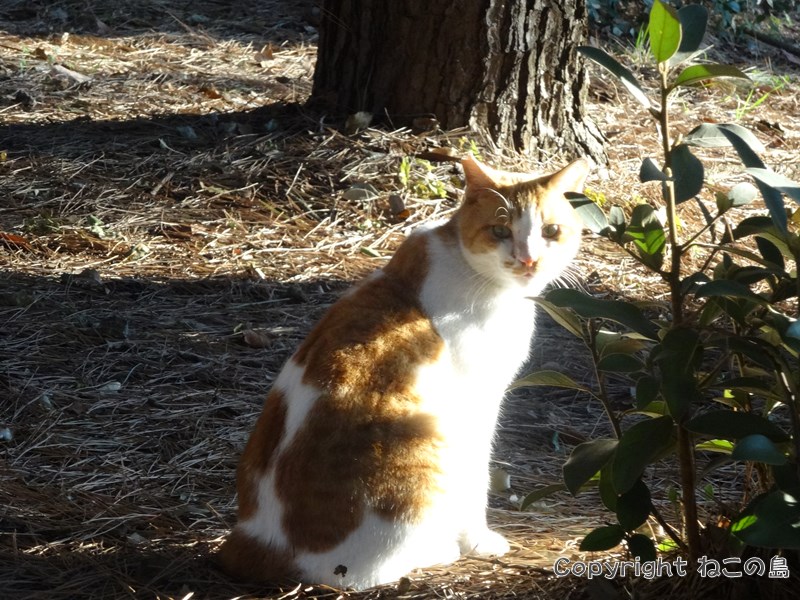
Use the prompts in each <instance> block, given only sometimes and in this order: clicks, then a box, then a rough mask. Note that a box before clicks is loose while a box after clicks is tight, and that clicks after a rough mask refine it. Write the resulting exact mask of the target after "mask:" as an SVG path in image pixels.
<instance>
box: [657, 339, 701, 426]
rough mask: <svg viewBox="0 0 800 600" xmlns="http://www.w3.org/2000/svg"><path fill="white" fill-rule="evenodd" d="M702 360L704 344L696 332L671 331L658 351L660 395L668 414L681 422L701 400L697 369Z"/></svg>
mask: <svg viewBox="0 0 800 600" xmlns="http://www.w3.org/2000/svg"><path fill="white" fill-rule="evenodd" d="M702 358H703V344H702V343H701V341H700V336H699V335H698V334H697V332H696V331H695V330H693V329H682V328H681V329H671V330H669V331H668V332H667V334H666V335H665V336H664V339H663V340H662V342H661V344H660V345H659V346H658V347H657V352H656V355H655V360H656V362H657V363H658V366H659V370H660V371H661V395H662V397H663V398H664V401H665V402H666V403H667V406H668V407H669V413H670V414H671V415H672V417H673V418H674V419H675V420H680V419H681V418H683V416H684V415H685V414H686V413H687V412H688V410H689V407H690V406H691V404H692V402H694V401H695V400H697V399H699V397H700V393H699V391H698V389H697V381H696V379H695V369H696V368H697V367H698V366H699V364H700V363H701V361H702Z"/></svg>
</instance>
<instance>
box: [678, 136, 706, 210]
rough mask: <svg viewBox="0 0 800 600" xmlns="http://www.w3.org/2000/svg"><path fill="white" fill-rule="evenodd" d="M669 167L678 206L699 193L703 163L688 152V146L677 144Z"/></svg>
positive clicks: (703, 174)
mask: <svg viewBox="0 0 800 600" xmlns="http://www.w3.org/2000/svg"><path fill="white" fill-rule="evenodd" d="M671 167H672V179H673V181H674V182H675V202H677V203H678V204H680V203H681V202H685V201H686V200H689V199H690V198H694V197H695V196H696V195H697V194H699V193H700V190H702V189H703V181H704V179H705V169H704V168H703V163H702V162H700V160H699V159H698V158H697V157H696V156H695V155H694V154H692V152H691V151H690V150H689V146H687V145H686V144H679V145H677V146H675V148H673V149H672V162H671Z"/></svg>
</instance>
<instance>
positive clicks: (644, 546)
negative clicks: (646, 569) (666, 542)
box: [628, 533, 674, 562]
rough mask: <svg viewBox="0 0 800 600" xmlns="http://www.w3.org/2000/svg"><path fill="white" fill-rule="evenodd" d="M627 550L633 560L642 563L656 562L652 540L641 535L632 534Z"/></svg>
mask: <svg viewBox="0 0 800 600" xmlns="http://www.w3.org/2000/svg"><path fill="white" fill-rule="evenodd" d="M673 544H674V542H673ZM628 550H630V553H631V555H632V556H633V558H634V559H637V560H640V561H642V562H645V561H650V562H652V561H655V560H656V547H655V544H653V540H651V539H650V538H649V537H648V536H646V535H644V534H643V533H634V534H633V535H632V536H631V537H629V538H628Z"/></svg>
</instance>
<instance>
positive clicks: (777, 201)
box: [722, 128, 787, 232]
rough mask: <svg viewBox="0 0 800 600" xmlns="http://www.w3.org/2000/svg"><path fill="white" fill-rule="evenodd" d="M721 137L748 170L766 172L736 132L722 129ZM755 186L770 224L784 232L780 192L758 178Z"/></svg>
mask: <svg viewBox="0 0 800 600" xmlns="http://www.w3.org/2000/svg"><path fill="white" fill-rule="evenodd" d="M722 135H724V136H725V137H726V138H728V141H729V142H730V143H731V145H732V146H733V148H734V150H736V153H737V154H738V155H739V158H741V159H742V162H743V163H744V165H745V166H746V167H747V168H748V170H750V169H760V170H762V171H764V170H767V167H766V165H765V164H764V162H763V161H762V160H761V159H760V158H759V156H758V154H756V152H755V151H754V150H753V148H752V146H751V145H750V143H749V142H748V141H747V140H746V139H745V138H743V137H742V136H741V135H740V134H739V133H738V132H735V131H733V130H731V129H730V128H727V129H722ZM756 186H757V187H758V190H759V191H760V192H761V195H762V196H763V197H764V203H765V204H766V205H767V209H768V210H769V216H770V217H771V218H772V222H773V223H774V224H775V227H777V228H778V230H779V231H782V232H784V231H786V229H787V219H786V211H785V210H784V207H783V195H782V194H781V192H780V191H778V190H777V189H775V188H774V187H772V186H770V185H767V184H766V183H764V182H763V181H761V180H760V179H758V178H756Z"/></svg>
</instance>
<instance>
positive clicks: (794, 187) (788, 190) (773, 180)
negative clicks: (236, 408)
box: [746, 168, 800, 202]
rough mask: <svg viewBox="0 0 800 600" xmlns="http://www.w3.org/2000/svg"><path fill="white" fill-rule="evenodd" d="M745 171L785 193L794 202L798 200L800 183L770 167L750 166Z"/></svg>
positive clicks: (799, 200)
mask: <svg viewBox="0 0 800 600" xmlns="http://www.w3.org/2000/svg"><path fill="white" fill-rule="evenodd" d="M746 171H747V172H748V173H749V174H750V175H752V176H753V177H755V178H756V180H758V181H760V182H761V183H763V184H766V185H768V186H769V187H771V188H774V189H776V190H778V191H779V192H782V193H784V194H786V195H787V196H789V197H790V198H791V199H792V200H794V201H795V202H800V184H798V183H797V182H795V181H792V180H791V179H789V178H788V177H784V176H783V175H780V174H778V173H776V172H775V171H772V170H771V169H760V168H750V169H746Z"/></svg>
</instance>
